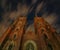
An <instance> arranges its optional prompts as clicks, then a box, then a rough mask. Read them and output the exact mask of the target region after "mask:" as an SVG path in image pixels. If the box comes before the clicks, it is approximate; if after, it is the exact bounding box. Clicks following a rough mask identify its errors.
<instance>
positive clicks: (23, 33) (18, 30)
mask: <svg viewBox="0 0 60 50" xmlns="http://www.w3.org/2000/svg"><path fill="white" fill-rule="evenodd" d="M26 24H27V21H26V17H18V18H17V19H16V20H15V22H14V23H13V24H12V25H11V26H10V27H9V28H8V29H7V31H6V32H5V33H4V34H3V35H2V37H1V38H0V50H60V40H59V38H60V37H59V36H58V34H57V32H56V31H55V29H53V28H52V27H51V26H50V25H49V24H48V23H47V22H46V21H45V20H44V19H43V18H41V17H35V18H34V23H33V24H32V25H30V26H29V27H28V28H26Z"/></svg>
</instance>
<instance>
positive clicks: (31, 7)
mask: <svg viewBox="0 0 60 50" xmlns="http://www.w3.org/2000/svg"><path fill="white" fill-rule="evenodd" d="M51 14H53V15H51ZM54 14H56V16H55V17H51V16H54ZM18 16H27V21H28V24H27V25H30V24H32V23H33V19H34V17H35V16H40V17H43V16H44V18H46V19H47V21H48V22H49V23H51V25H52V26H56V28H57V29H58V30H59V28H60V27H59V26H60V22H59V21H60V0H0V21H1V22H2V21H4V23H5V24H6V25H9V24H10V23H11V24H12V23H13V22H14V20H15V19H16V18H17V17H18ZM1 22H0V23H1ZM2 23H3V22H2ZM52 23H53V24H52ZM2 25H3V24H2ZM57 26H58V27H57ZM5 27H6V26H5ZM1 32H2V31H1Z"/></svg>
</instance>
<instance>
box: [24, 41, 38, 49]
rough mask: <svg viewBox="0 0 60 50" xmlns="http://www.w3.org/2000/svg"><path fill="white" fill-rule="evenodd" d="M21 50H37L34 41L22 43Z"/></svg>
mask: <svg viewBox="0 0 60 50" xmlns="http://www.w3.org/2000/svg"><path fill="white" fill-rule="evenodd" d="M23 50H37V45H36V43H35V42H34V41H32V40H28V41H26V42H25V43H24V46H23Z"/></svg>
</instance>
